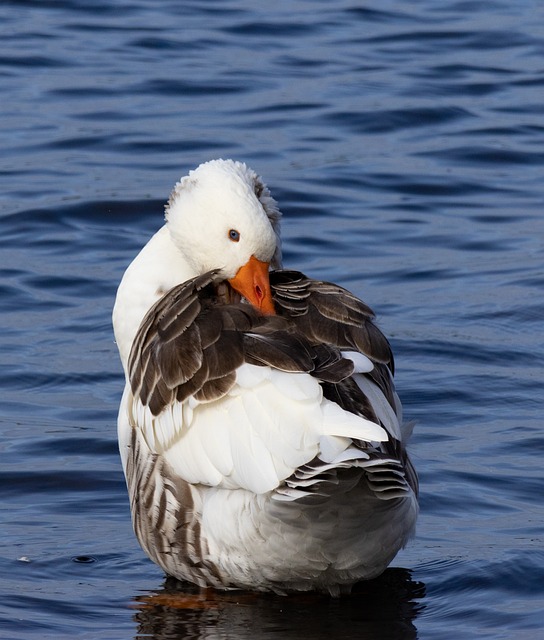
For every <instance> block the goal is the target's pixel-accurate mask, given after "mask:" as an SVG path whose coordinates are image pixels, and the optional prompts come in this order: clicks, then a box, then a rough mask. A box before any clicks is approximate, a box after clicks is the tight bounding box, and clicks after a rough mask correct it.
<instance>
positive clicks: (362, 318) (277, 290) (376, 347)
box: [270, 271, 394, 372]
mask: <svg viewBox="0 0 544 640" xmlns="http://www.w3.org/2000/svg"><path fill="white" fill-rule="evenodd" d="M270 284H271V288H272V291H273V295H274V300H275V302H276V307H277V310H278V313H280V314H281V315H284V316H286V317H288V318H290V319H291V320H292V322H293V323H294V325H295V326H296V329H297V331H300V332H301V333H302V334H303V335H304V336H305V337H306V338H307V339H308V340H310V341H311V342H313V343H314V344H328V345H333V346H335V347H337V348H339V349H353V350H356V351H360V352H361V353H364V354H365V355H366V356H368V357H369V358H370V359H371V360H372V361H373V362H381V363H383V364H386V365H387V366H388V367H389V369H390V370H391V372H393V370H394V363H393V353H392V351H391V346H390V345H389V342H388V341H387V338H386V337H385V336H384V335H383V333H382V332H381V331H380V330H379V329H378V328H377V327H376V325H375V324H374V323H373V319H374V313H373V312H372V309H370V307H368V306H367V305H366V304H365V303H364V302H362V301H361V300H359V299H358V298H357V297H355V296H354V295H353V294H352V293H350V292H349V291H347V290H346V289H343V288H342V287H339V286H338V285H335V284H331V283H329V282H321V281H318V280H311V279H309V278H307V277H306V276H305V275H303V274H302V273H299V272H298V271H272V272H271V274H270Z"/></svg>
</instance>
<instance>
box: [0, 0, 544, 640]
mask: <svg viewBox="0 0 544 640" xmlns="http://www.w3.org/2000/svg"><path fill="white" fill-rule="evenodd" d="M265 4H270V8H266V7H265V6H264V5H265ZM365 7H366V8H365ZM0 43H1V44H0V130H1V138H0V140H1V149H2V154H1V160H0V163H1V173H0V183H1V188H0V246H1V253H0V255H1V273H0V276H1V279H0V305H1V314H0V358H1V370H0V384H1V388H2V402H1V406H0V411H1V414H0V448H1V449H0V450H1V468H0V496H1V499H2V523H1V529H0V576H1V580H0V585H1V586H0V637H2V638H10V639H17V640H22V639H24V640H33V639H36V640H37V639H42V638H78V639H79V638H81V639H93V640H95V639H98V640H105V639H110V638H111V639H113V640H117V639H125V638H143V637H146V638H147V637H153V638H156V639H159V638H160V639H167V638H169V639H170V638H176V637H187V638H282V639H283V638H298V639H300V638H302V639H304V638H312V639H316V638H358V639H361V638H372V639H383V638H416V637H417V638H429V639H433V640H434V639H441V638H444V639H450V638H467V639H468V638H475V637H478V638H489V639H496V638H528V639H529V638H531V639H533V638H536V637H538V636H539V633H541V632H542V629H544V544H543V539H544V504H543V503H544V500H543V497H544V477H543V476H544V473H543V462H542V459H543V455H544V436H543V424H542V423H543V420H542V414H543V409H544V384H543V370H542V359H543V355H544V340H543V334H544V330H543V328H544V322H543V316H544V211H543V204H544V5H542V3H541V2H540V0H533V1H532V0H520V1H518V2H511V1H509V0H508V1H507V0H489V1H485V0H484V1H481V2H472V1H453V0H422V1H420V2H402V1H400V0H397V1H395V0H383V1H382V2H380V3H363V2H355V0H351V1H348V0H339V1H335V2H329V1H325V0H323V1H318V0H307V1H303V0H300V1H287V0H275V2H273V3H256V2H251V1H250V0H245V1H244V0H209V1H204V0H192V1H177V0H170V1H168V0H108V1H106V0H103V1H100V0H97V1H92V0H61V1H58V2H57V1H55V2H53V1H50V2H47V1H39V0H34V1H31V0H28V1H26V2H25V1H22V0H20V1H18V2H17V1H11V2H9V1H6V2H3V3H2V9H1V21H0ZM219 156H223V157H233V158H236V159H240V160H244V161H246V162H248V163H249V165H250V166H251V167H253V168H254V169H255V170H256V171H257V172H259V173H260V174H262V175H263V176H264V178H265V180H266V181H267V182H268V184H269V186H270V187H271V189H272V191H273V193H274V195H275V196H276V198H277V199H278V200H279V202H280V205H281V208H282V210H283V212H284V214H285V222H284V226H283V228H284V242H285V245H284V246H285V258H286V260H285V262H286V264H287V265H288V266H290V267H293V268H297V269H301V270H303V271H305V272H307V273H308V274H311V275H313V276H316V277H318V278H327V279H332V280H335V281H337V282H339V283H341V284H343V285H344V286H347V287H348V288H350V289H352V290H353V291H354V292H356V293H357V294H359V295H360V296H362V297H363V298H364V299H365V300H366V301H367V302H368V303H369V304H370V305H371V306H372V307H374V308H375V309H376V311H377V312H378V316H379V321H380V324H381V326H382V328H383V329H384V330H385V331H386V333H387V334H388V335H389V336H390V337H391V341H392V344H393V347H394V349H395V352H396V356H397V365H398V375H397V380H398V388H399V392H400V394H401V396H402V398H403V401H404V405H405V413H406V416H407V418H410V419H415V420H417V421H418V425H417V427H416V431H415V434H414V438H413V443H412V453H413V457H414V460H415V463H416V466H417V468H418V470H419V473H420V475H421V490H422V495H421V506H422V513H421V518H420V521H419V529H418V535H417V538H416V540H415V541H414V542H413V543H412V544H411V546H410V547H408V549H406V550H405V551H404V552H402V553H401V554H400V555H399V556H398V557H397V559H396V560H395V562H394V564H393V567H394V568H392V569H390V570H388V571H387V572H386V573H385V574H384V576H383V578H382V579H380V580H378V581H376V582H372V583H369V584H368V585H364V586H363V587H362V588H361V590H360V593H358V594H357V595H356V596H354V597H353V598H351V599H348V600H340V601H334V600H332V601H330V600H328V599H323V598H319V597H316V598H313V597H311V596H304V597H299V598H292V599H286V598H279V597H274V596H262V595H261V596H250V595H243V594H230V595H228V596H225V597H223V598H218V599H217V600H212V601H211V602H203V603H202V606H201V607H198V606H195V605H194V604H193V606H192V608H190V609H183V608H180V607H179V604H180V598H181V596H180V590H179V587H176V586H174V587H171V585H169V584H166V585H164V584H163V575H162V574H161V572H160V570H159V569H158V568H156V567H155V566H154V565H153V564H152V563H151V562H150V561H148V560H147V559H146V558H145V556H144V554H143V552H142V551H141V550H140V549H139V547H138V545H137V543H136V540H135V538H134V535H133V534H132V530H131V524H130V516H129V509H128V500H127V497H126V492H125V486H124V479H123V476H122V471H121V465H120V462H119V459H118V453H117V442H116V427H115V421H116V412H117V404H118V401H119V398H120V394H121V391H122V387H123V380H122V372H121V366H120V364H119V361H118V356H117V351H116V347H115V344H114V342H113V336H112V331H111V327H110V312H111V307H112V304H113V299H114V295H115V290H116V286H117V284H118V281H119V280H120V278H121V275H122V273H123V270H124V269H125V267H126V265H127V264H128V263H129V261H130V260H131V258H132V257H133V255H134V254H135V253H136V251H137V250H138V249H139V247H140V246H141V245H143V244H144V243H145V242H146V240H147V238H148V236H149V235H150V234H151V233H152V232H153V231H154V230H155V229H156V228H158V226H160V224H161V218H162V207H163V203H164V201H165V200H166V198H167V196H168V194H169V192H170V189H171V188H172V186H173V185H174V183H175V182H176V181H177V179H178V178H179V177H180V176H181V175H183V174H185V173H186V171H187V170H188V169H190V168H193V167H195V166H196V165H198V164H199V163H200V162H202V161H204V160H207V159H210V158H214V157H219ZM181 593H183V591H182V592H181ZM170 595H173V599H170V597H169V596H170ZM176 598H177V599H176ZM206 605H208V606H206ZM539 630H540V631H539ZM146 634H149V635H146Z"/></svg>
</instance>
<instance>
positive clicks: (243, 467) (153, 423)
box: [114, 160, 418, 594]
mask: <svg viewBox="0 0 544 640" xmlns="http://www.w3.org/2000/svg"><path fill="white" fill-rule="evenodd" d="M279 215H280V214H279V212H278V210H277V206H276V203H275V201H274V200H273V199H272V198H271V196H270V193H269V191H268V189H267V188H266V187H265V186H264V184H263V183H262V181H261V180H260V179H259V178H258V177H257V176H256V175H255V174H254V173H253V172H252V171H251V170H250V169H248V168H247V167H246V166H245V165H243V164H241V163H235V162H232V161H222V160H220V161H212V162H210V163H207V164H205V165H201V166H200V167H199V168H198V169H197V170H196V171H194V172H191V173H190V174H189V176H188V177H186V178H184V179H183V180H182V181H181V182H180V183H178V185H177V186H176V188H175V190H174V192H173V194H172V196H171V198H170V201H169V203H168V205H167V223H166V225H165V226H164V227H163V228H162V229H161V230H159V231H158V232H157V234H155V236H153V238H152V239H151V240H150V241H149V243H148V244H147V245H146V246H145V247H144V249H143V250H142V251H141V253H140V254H139V255H138V256H137V257H136V259H135V260H134V262H133V263H132V264H131V265H130V267H129V268H128V269H127V271H126V273H125V276H124V277H123V280H122V282H121V285H120V287H119V291H118V294H117V299H116V304H115V309H114V328H115V335H116V340H117V344H118V347H119V351H120V354H121V359H122V361H123V366H124V368H125V374H126V377H127V383H126V387H125V392H124V394H123V399H122V402H121V407H120V412H119V442H120V450H121V457H122V460H123V467H124V470H125V475H126V478H127V485H128V490H129V495H130V502H131V511H132V517H133V524H134V528H135V531H136V534H137V537H138V539H139V541H140V543H141V545H142V547H143V548H144V550H145V551H146V552H147V554H148V555H149V556H150V557H151V558H152V559H153V560H154V561H155V562H157V564H159V565H160V566H161V567H162V568H163V569H164V570H165V571H166V572H167V573H168V574H170V575H173V576H175V577H177V578H179V579H182V580H189V581H191V582H194V583H196V584H199V585H200V586H212V587H217V588H234V587H236V588H246V589H254V590H272V591H276V592H278V593H284V592H288V591H299V590H322V591H329V592H330V593H333V594H337V593H340V592H343V591H348V590H349V589H350V587H351V585H352V584H353V583H355V582H357V581H358V580H361V579H367V578H372V577H374V576H376V575H378V574H380V573H381V572H382V571H383V570H384V569H385V568H386V567H387V565H388V564H389V562H391V560H392V559H393V557H394V556H395V555H396V553H397V552H398V550H399V549H400V548H401V547H403V546H404V545H405V544H406V542H407V540H408V539H409V537H410V536H411V535H412V533H413V530H414V527H415V521H416V517H417V511H418V506H417V477H416V474H415V471H414V469H413V467H412V465H411V463H410V461H409V459H408V456H407V453H406V449H405V444H404V440H405V437H404V435H403V433H402V427H401V419H402V418H401V409H400V402H399V401H398V397H397V395H396V393H395V389H394V385H393V378H392V374H393V358H392V354H391V350H390V346H389V343H388V342H387V340H386V338H385V337H384V336H383V334H381V332H380V331H379V330H378V329H377V328H376V326H375V325H374V324H373V322H372V318H373V316H372V312H371V310H370V309H369V308H368V307H367V306H366V305H365V304H364V303H363V302H361V301H360V300H358V299H357V298H356V297H355V296H353V295H352V294H350V293H349V292H347V291H346V290H345V289H342V288H341V287H338V286H336V285H332V284H329V283H324V282H319V281H315V280H311V279H309V278H307V277H306V276H304V275H303V274H300V273H298V272H294V271H284V270H281V269H279V267H280V263H281V251H280V244H279V229H278V222H279ZM269 265H271V266H272V267H273V270H272V271H271V272H270V273H269V271H268V270H269ZM248 302H249V304H248Z"/></svg>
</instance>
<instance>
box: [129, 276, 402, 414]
mask: <svg viewBox="0 0 544 640" xmlns="http://www.w3.org/2000/svg"><path fill="white" fill-rule="evenodd" d="M216 277H217V274H216V272H215V271H211V272H209V273H206V274H204V275H202V276H199V277H197V278H193V279H192V280H189V281H187V282H185V283H183V284H180V285H178V286H176V287H174V288H172V289H171V290H170V291H168V292H167V293H166V294H165V295H164V296H163V297H162V298H161V299H160V300H159V301H158V302H157V303H156V304H155V305H154V306H153V308H152V309H151V310H150V311H149V312H148V314H147V315H146V317H145V318H144V320H143V322H142V325H141V327H140V329H139V331H138V334H137V336H136V338H135V341H134V345H133V348H132V351H131V354H130V358H129V375H130V381H131V386H132V391H133V393H134V394H135V395H138V396H139V398H140V400H141V402H142V403H143V404H145V405H148V406H149V407H150V409H151V411H152V412H153V414H155V415H158V414H159V413H160V412H161V411H162V409H163V408H164V407H165V406H166V405H167V404H168V403H170V402H172V401H173V400H177V401H183V400H184V399H185V398H187V397H189V396H190V395H194V396H195V397H196V398H197V399H200V400H213V399H215V398H219V397H221V396H223V395H224V394H226V393H228V391H229V389H230V388H231V387H232V385H233V384H234V381H235V371H236V369H237V368H238V367H239V366H241V365H242V364H243V363H244V362H247V363H250V364H256V365H262V366H264V365H268V366H271V367H274V368H277V369H280V370H282V371H292V372H307V373H311V374H312V375H314V376H316V377H318V378H319V379H320V380H321V381H322V382H323V383H324V384H326V385H328V386H326V387H325V388H326V389H327V394H330V397H331V399H334V400H335V401H336V402H338V404H340V405H341V406H342V407H344V408H345V409H346V410H348V411H354V408H353V407H354V406H355V405H354V403H353V402H349V401H347V398H348V397H350V395H352V394H351V391H350V389H351V387H352V384H353V383H351V382H349V383H348V380H349V376H350V375H351V374H352V373H353V364H352V363H351V361H349V360H346V359H345V358H343V357H342V355H341V353H340V350H341V349H355V350H358V351H361V352H362V353H364V354H365V355H366V356H368V357H369V358H370V359H371V360H373V361H374V363H375V365H376V366H375V370H374V371H373V372H371V373H370V374H369V375H370V376H371V377H372V378H373V379H374V381H375V382H376V384H378V386H379V387H380V388H381V389H382V391H383V392H384V394H385V396H386V397H387V398H388V400H389V401H390V402H391V404H392V405H394V400H393V390H392V383H391V376H390V375H389V371H387V373H386V370H387V368H388V369H391V370H392V366H393V364H392V363H393V357H392V354H391V349H390V346H389V343H388V342H387V340H386V338H385V337H384V336H383V334H382V333H381V332H380V331H379V329H378V328H377V327H376V326H375V325H374V324H373V322H372V319H373V314H372V310H371V309H370V308H369V307H368V306H367V305H365V304H364V303H363V302H361V301H360V300H358V299H357V298H356V297H355V296H353V295H352V294H351V293H349V292H348V291H346V290H345V289H343V288H342V287H339V286H337V285H333V284H330V283H326V282H319V281H315V280H310V279H309V278H306V276H304V275H303V274H301V273H298V272H295V271H275V272H272V273H271V287H272V291H273V295H274V299H275V302H276V308H277V311H278V315H277V316H262V315H261V314H260V313H259V312H258V311H257V310H256V309H254V308H253V307H251V306H250V305H247V304H243V303H238V304H227V305H225V304H221V303H220V302H219V299H218V298H217V296H216V293H215V288H214V280H215V279H216ZM342 381H346V385H347V387H346V388H345V389H344V388H342V389H339V390H336V391H333V390H332V386H331V385H338V384H342ZM359 400H360V398H359ZM362 404H363V406H365V407H367V409H368V411H366V412H365V416H366V417H368V418H370V419H373V417H374V416H373V412H372V411H371V406H370V403H368V401H366V402H364V401H363V403H362ZM360 406H361V405H359V407H360Z"/></svg>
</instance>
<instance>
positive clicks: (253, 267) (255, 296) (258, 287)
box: [229, 256, 276, 316]
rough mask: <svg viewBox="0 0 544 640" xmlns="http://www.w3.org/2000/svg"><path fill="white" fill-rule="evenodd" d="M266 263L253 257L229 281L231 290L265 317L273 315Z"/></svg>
mask: <svg viewBox="0 0 544 640" xmlns="http://www.w3.org/2000/svg"><path fill="white" fill-rule="evenodd" d="M269 266H270V265H269V264H268V262H261V261H260V260H257V258H255V256H251V258H250V259H249V260H248V261H247V262H246V264H245V265H244V266H243V267H240V268H239V269H238V273H237V274H236V275H235V276H234V278H231V279H230V280H229V283H230V285H231V287H232V288H233V289H236V291H238V293H239V294H240V295H242V296H244V298H245V299H246V300H247V301H248V302H250V303H251V304H252V305H253V306H254V307H256V308H257V309H259V311H260V312H261V313H263V314H264V315H267V316H272V315H275V313H276V310H275V309H274V301H273V300H272V292H271V291H270V279H269V277H268V268H269Z"/></svg>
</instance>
